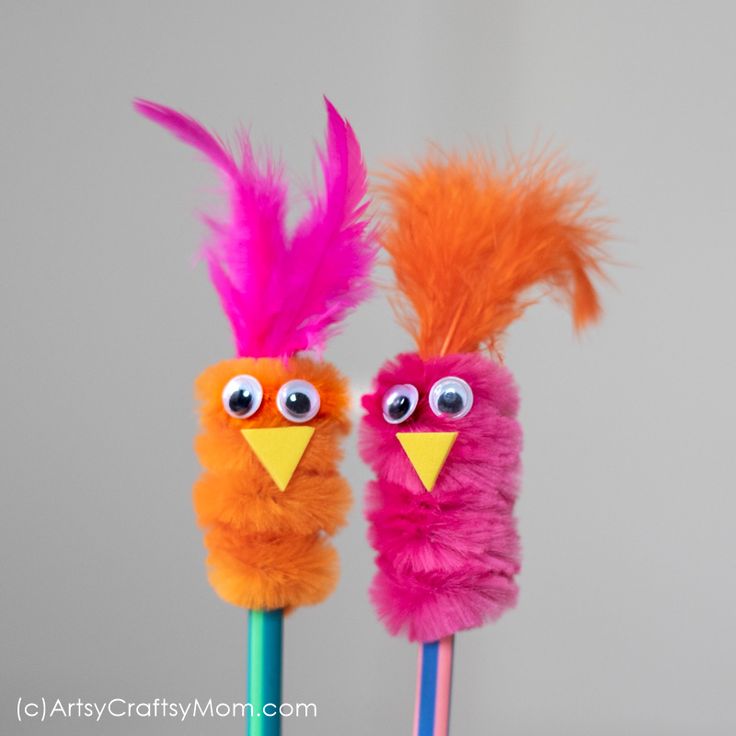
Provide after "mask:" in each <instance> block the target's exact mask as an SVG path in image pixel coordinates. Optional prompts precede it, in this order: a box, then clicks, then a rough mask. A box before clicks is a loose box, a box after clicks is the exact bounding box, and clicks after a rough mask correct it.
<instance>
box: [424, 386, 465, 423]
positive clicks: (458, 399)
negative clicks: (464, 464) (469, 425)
mask: <svg viewBox="0 0 736 736" xmlns="http://www.w3.org/2000/svg"><path fill="white" fill-rule="evenodd" d="M429 406H430V408H431V409H432V411H433V412H434V413H435V414H436V415H437V416H438V417H450V418H452V419H460V417H464V416H465V415H466V414H467V413H468V412H469V411H470V410H471V409H472V408H473V390H472V389H471V388H470V386H469V385H468V384H467V383H466V382H465V381H463V379H462V378H458V377H457V376H447V377H446V378H442V379H440V380H439V381H437V383H435V384H434V386H432V390H431V391H430V392H429Z"/></svg>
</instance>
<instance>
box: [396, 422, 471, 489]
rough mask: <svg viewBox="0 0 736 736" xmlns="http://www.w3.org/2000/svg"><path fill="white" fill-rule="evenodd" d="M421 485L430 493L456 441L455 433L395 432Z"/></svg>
mask: <svg viewBox="0 0 736 736" xmlns="http://www.w3.org/2000/svg"><path fill="white" fill-rule="evenodd" d="M396 439H398V441H399V442H401V446H402V447H403V448H404V452H405V453H406V455H407V457H408V458H409V461H410V462H411V464H412V466H413V468H414V470H416V471H417V475H418V476H419V480H421V481H422V485H423V486H424V487H425V488H426V489H427V490H428V491H429V492H430V493H431V492H432V489H433V488H434V484H435V483H436V482H437V476H438V475H439V474H440V471H441V470H442V467H443V466H444V464H445V460H447V456H448V455H449V454H450V450H451V449H452V446H453V445H454V444H455V440H456V439H457V432H397V433H396Z"/></svg>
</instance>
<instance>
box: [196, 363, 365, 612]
mask: <svg viewBox="0 0 736 736" xmlns="http://www.w3.org/2000/svg"><path fill="white" fill-rule="evenodd" d="M240 374H248V375H251V376H253V377H255V378H257V379H258V381H259V382H260V383H261V386H262V387H263V402H262V404H261V407H260V409H259V410H258V411H257V412H256V413H255V414H254V415H253V416H251V417H249V418H246V419H238V418H235V417H232V416H230V415H229V414H227V413H226V412H225V410H224V408H223V405H222V399H221V395H222V391H223V388H224V387H225V385H226V384H227V382H228V381H229V380H230V379H231V378H233V377H234V376H237V375H240ZM297 378H299V379H304V380H306V381H309V382H310V383H312V384H313V385H314V386H315V388H316V389H317V390H318V392H319V394H320V398H321V406H320V410H319V413H318V414H317V415H316V416H315V417H314V418H313V419H312V420H310V421H309V422H308V423H307V425H306V426H310V427H313V428H314V430H315V431H314V434H313V436H312V438H311V440H310V442H309V444H308V445H307V448H306V450H305V451H304V455H303V456H302V458H301V460H300V462H299V464H298V466H297V468H296V470H295V472H294V475H293V476H292V478H291V480H290V482H289V484H288V487H287V488H286V490H285V491H283V492H282V491H280V490H279V489H278V488H277V487H276V485H275V483H274V481H273V480H272V479H271V477H270V475H269V474H268V472H267V471H266V469H265V468H264V467H263V466H262V464H261V462H260V461H259V460H258V458H257V457H256V456H255V454H254V452H253V450H252V449H251V447H250V446H249V445H248V443H247V442H246V441H245V440H244V438H243V435H242V434H241V430H243V429H250V428H264V427H288V426H294V425H293V424H291V423H290V422H289V421H288V420H287V419H285V418H284V417H283V416H282V415H281V413H280V412H279V410H278V408H277V406H276V394H277V392H278V390H279V388H280V387H281V386H282V385H283V384H284V383H285V382H286V381H289V380H292V379H297ZM196 391H197V395H198V398H199V399H200V402H201V406H200V425H201V433H200V434H199V435H198V437H197V439H196V445H195V446H196V451H197V455H198V457H199V460H200V462H201V464H202V466H203V468H204V473H203V474H202V475H201V476H200V478H199V480H198V481H197V483H196V484H195V487H194V507H195V511H196V514H197V520H198V522H199V524H200V526H201V527H202V528H203V529H204V532H205V546H206V547H207V550H208V558H207V564H208V570H209V579H210V583H211V584H212V586H213V587H214V589H215V590H216V592H217V593H218V594H219V595H220V596H221V597H222V598H223V599H224V600H226V601H228V602H229V603H233V604H235V605H238V606H243V607H245V608H251V609H266V610H270V609H276V608H287V609H288V608H294V607H296V606H301V605H310V604H314V603H319V602H320V601H322V600H323V599H324V598H325V597H326V596H327V595H329V593H330V592H332V590H333V588H334V586H335V584H336V582H337V576H338V559H337V553H336V551H335V549H334V548H333V547H332V546H331V545H330V544H329V542H328V540H327V537H328V536H330V535H332V534H334V533H335V531H336V530H337V529H338V528H339V527H340V526H342V525H343V524H344V523H345V517H346V513H347V511H348V509H349V508H350V504H351V494H350V489H349V487H348V484H347V482H346V481H345V479H344V478H343V477H342V476H340V474H339V472H338V463H339V461H340V460H341V458H342V450H341V447H340V442H341V439H342V438H343V436H344V435H345V434H347V432H348V429H349V421H348V416H347V413H348V404H349V399H348V392H347V385H346V382H345V379H344V378H343V377H342V376H341V375H340V374H339V373H338V371H337V370H336V369H335V368H334V367H333V366H332V365H330V364H328V363H317V362H315V361H313V360H311V359H309V358H303V357H293V358H290V359H288V360H280V359H277V358H236V359H233V360H226V361H223V362H221V363H217V364H216V365H213V366H210V367H209V368H207V369H206V370H205V371H204V372H203V373H202V374H201V375H200V376H199V378H198V379H197V382H196Z"/></svg>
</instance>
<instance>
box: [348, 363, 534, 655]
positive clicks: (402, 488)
mask: <svg viewBox="0 0 736 736" xmlns="http://www.w3.org/2000/svg"><path fill="white" fill-rule="evenodd" d="M446 376H456V377H459V378H462V379H463V380H465V381H467V383H468V384H469V385H470V387H471V389H472V391H473V396H474V403H473V407H472V409H471V410H470V412H469V413H468V414H467V415H466V416H464V417H462V418H449V417H438V416H436V415H435V414H434V413H433V412H432V411H431V409H430V407H429V404H428V392H429V390H430V388H431V387H432V385H433V384H434V383H435V382H436V381H438V380H439V379H441V378H444V377H446ZM397 384H412V385H413V386H415V387H416V388H417V389H418V391H419V402H418V404H417V408H416V410H415V411H414V413H413V414H412V415H411V416H410V417H409V419H407V421H405V422H403V423H402V424H399V425H396V424H389V423H387V422H386V421H385V420H384V418H383V412H382V406H381V404H382V399H383V396H384V394H385V393H386V391H388V390H389V389H391V388H392V387H393V386H396V385H397ZM362 403H363V407H364V409H365V411H366V414H365V416H364V418H363V421H362V425H361V435H360V450H361V454H362V457H363V459H364V460H365V461H366V462H367V463H368V464H369V465H370V466H371V467H372V469H373V471H374V472H375V474H376V480H374V481H372V482H371V483H370V484H369V487H368V491H367V501H366V505H367V508H366V515H367V518H368V522H369V525H370V532H369V539H370V542H371V545H372V546H373V547H374V549H375V550H376V553H377V555H376V563H377V572H376V575H375V578H374V580H373V584H372V586H371V591H370V594H371V598H372V601H373V603H374V605H375V607H376V610H377V612H378V614H379V616H380V618H381V619H382V620H383V622H384V623H385V625H386V627H387V628H388V630H389V631H390V632H391V633H392V634H398V633H404V634H406V635H407V636H408V638H409V639H410V640H412V641H421V642H425V641H435V640H437V639H441V638H442V637H444V636H447V635H449V634H454V633H455V632H457V631H461V630H464V629H469V628H473V627H476V626H480V625H482V624H483V623H485V622H487V621H492V620H495V619H496V618H498V617H499V616H500V615H501V614H502V613H503V612H504V611H505V610H506V609H508V608H509V607H511V606H513V605H514V604H515V603H516V598H517V586H516V583H515V581H514V576H515V575H516V573H517V572H518V571H519V540H518V536H517V532H516V521H515V519H514V516H513V510H514V502H515V500H516V496H517V492H518V488H519V472H520V459H519V455H520V451H521V443H522V436H521V427H520V425H519V423H518V422H517V420H516V414H517V410H518V405H519V399H518V392H517V389H516V386H515V384H514V380H513V378H512V376H511V373H510V372H509V371H508V370H507V369H506V368H505V367H503V366H502V365H500V364H499V363H497V362H496V361H494V360H493V359H491V358H489V357H486V356H484V355H481V354H480V353H471V354H460V355H447V356H442V357H435V358H429V359H427V360H425V359H423V358H421V357H420V356H419V355H417V354H415V353H409V354H404V355H400V356H399V357H398V358H396V359H395V360H394V361H391V362H389V363H387V364H385V365H384V367H383V368H382V369H381V371H380V372H379V374H378V376H377V377H376V379H375V383H374V386H373V390H372V392H371V393H370V394H368V395H366V396H364V397H363V400H362ZM397 431H401V432H455V431H456V432H458V436H457V439H456V440H455V443H454V445H453V447H452V449H451V450H450V453H449V455H448V457H447V460H446V461H445V464H444V466H443V468H442V470H441V472H440V475H439V477H438V479H437V483H436V485H435V487H434V489H433V490H432V492H431V493H428V492H427V491H426V490H425V488H424V487H423V485H422V483H421V482H420V480H419V477H418V476H417V473H416V472H415V471H414V469H413V467H412V465H411V463H410V461H409V459H408V457H407V456H406V453H405V452H403V450H402V448H401V446H400V444H399V441H398V439H397V437H396V432H397Z"/></svg>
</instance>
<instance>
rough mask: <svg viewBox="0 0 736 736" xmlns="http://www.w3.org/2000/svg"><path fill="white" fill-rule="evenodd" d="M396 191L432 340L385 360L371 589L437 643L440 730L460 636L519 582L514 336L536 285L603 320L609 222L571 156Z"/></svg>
mask: <svg viewBox="0 0 736 736" xmlns="http://www.w3.org/2000/svg"><path fill="white" fill-rule="evenodd" d="M384 194H385V195H386V198H387V200H388V202H389V205H390V208H391V218H390V221H389V226H388V228H387V230H386V231H385V233H384V236H383V246H384V248H385V250H386V251H387V252H388V255H389V257H390V261H391V265H392V267H393V270H394V272H395V276H396V283H397V290H398V295H397V296H398V299H397V306H398V315H399V318H400V320H401V321H402V323H403V324H404V325H405V326H406V327H407V328H408V329H409V331H410V332H411V333H412V335H413V336H414V338H415V340H416V344H417V352H416V353H408V354H404V355H400V356H398V358H396V359H395V360H393V361H390V362H388V363H387V364H386V365H384V366H383V368H381V370H380V371H379V373H378V376H377V377H376V379H375V381H374V386H373V389H372V392H371V393H370V394H368V395H367V396H365V397H364V398H363V407H364V408H365V411H366V413H365V417H364V419H363V422H362V427H361V440H360V446H361V452H362V456H363V458H364V459H365V461H366V462H367V463H368V464H369V465H370V466H371V467H372V469H373V471H374V472H375V474H376V480H374V481H372V482H371V483H370V484H369V486H368V490H367V504H366V505H367V508H366V514H367V518H368V521H369V536H370V542H371V544H372V546H373V547H374V548H375V550H376V553H377V554H376V565H377V572H376V575H375V578H374V580H373V584H372V586H371V598H372V600H373V604H374V606H375V608H376V611H377V612H378V615H379V617H380V618H381V620H382V621H383V622H384V624H385V625H386V627H387V629H388V630H389V632H390V633H391V634H398V633H404V634H405V635H406V636H407V637H408V638H409V639H410V640H411V641H417V642H422V643H423V645H424V646H423V648H422V653H421V664H420V675H421V676H420V682H421V683H422V686H421V687H420V693H419V699H418V702H417V715H416V719H415V732H416V733H419V734H422V735H423V734H440V733H445V732H446V730H447V714H448V710H449V682H450V675H449V671H450V670H449V667H450V666H451V664H450V663H451V661H452V636H453V635H454V634H455V633H456V632H458V631H461V630H464V629H469V628H473V627H477V626H480V625H482V624H483V623H485V622H487V621H493V620H495V619H497V618H498V617H499V616H500V615H501V614H502V613H503V612H504V611H505V610H507V609H508V608H510V607H512V606H513V605H514V604H515V603H516V599H517V594H518V591H517V584H516V581H515V576H516V574H517V573H518V571H519V566H520V555H519V539H518V535H517V531H516V521H515V518H514V513H513V512H514V503H515V501H516V497H517V493H518V489H519V475H520V459H519V456H520V451H521V444H522V433H521V427H520V425H519V423H518V421H517V419H516V415H517V411H518V407H519V398H518V392H517V389H516V385H515V383H514V380H513V377H512V375H511V373H510V371H509V370H508V369H507V368H505V367H504V366H503V365H502V364H501V363H500V362H499V361H498V359H497V355H498V354H497V348H498V345H499V341H500V340H501V338H502V336H503V333H504V331H505V329H506V328H507V327H508V325H509V324H510V323H511V322H513V321H514V320H515V319H516V318H517V317H519V316H520V315H521V314H522V313H523V311H524V309H525V308H526V307H527V306H528V305H529V304H531V303H532V302H533V301H534V300H535V296H534V294H535V292H534V289H535V287H537V294H539V287H541V293H548V292H553V293H555V294H556V295H557V296H558V297H559V298H560V299H562V300H563V301H566V302H567V303H568V304H569V305H570V307H571V311H572V313H573V318H574V323H575V325H576V327H583V326H584V325H585V324H586V323H588V322H591V321H593V320H595V319H596V318H597V317H598V315H599V312H600V306H599V303H598V298H597V295H596V291H595V288H594V286H593V284H592V281H591V276H593V275H596V274H600V272H601V269H600V259H601V257H602V252H601V244H602V241H603V239H604V236H605V227H604V225H605V223H604V222H603V221H602V220H600V219H596V218H594V217H591V216H590V215H589V214H588V212H589V209H590V206H591V204H592V198H591V196H590V195H589V194H588V193H587V191H586V188H585V186H584V185H583V184H582V183H580V182H576V181H574V180H571V178H570V176H569V175H568V171H567V169H566V167H565V166H564V165H562V164H560V163H558V162H556V161H555V160H546V161H545V160H533V161H530V162H521V161H515V162H514V163H513V164H512V165H511V166H510V167H509V168H508V169H507V170H502V169H500V168H499V167H498V166H497V165H496V164H495V162H493V161H487V160H483V159H480V158H472V157H471V158H468V159H461V158H459V157H457V156H444V155H442V154H439V153H436V154H435V155H433V156H432V157H430V158H429V159H428V160H426V161H425V162H424V163H423V164H422V165H420V166H419V167H417V168H416V169H409V168H406V169H401V168H399V169H398V170H396V171H395V173H394V174H393V175H392V177H391V178H390V179H389V183H388V185H387V186H386V187H385V188H384ZM482 347H486V348H488V350H489V354H486V355H484V354H482V353H481V352H480V350H481V348H482ZM438 642H439V645H438ZM433 647H434V648H433ZM443 662H444V664H443ZM443 668H444V669H443ZM443 673H444V674H443ZM443 678H444V679H443ZM442 682H444V688H445V697H444V700H442V699H441V698H440V697H439V696H440V694H441V693H442V691H443V687H442ZM427 683H434V685H433V686H432V688H430V689H429V690H428V689H427V688H426V687H425V685H426V684H427ZM427 693H429V694H427ZM427 724H429V725H427Z"/></svg>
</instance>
